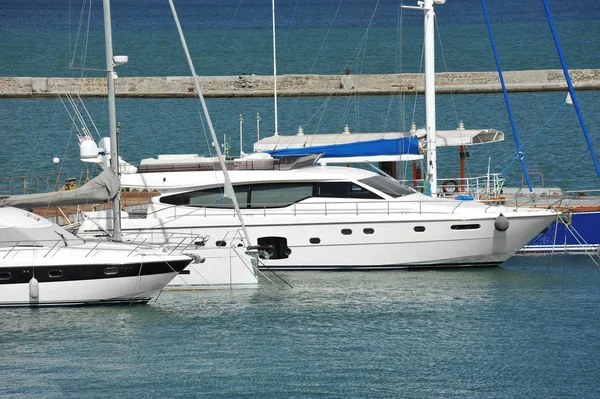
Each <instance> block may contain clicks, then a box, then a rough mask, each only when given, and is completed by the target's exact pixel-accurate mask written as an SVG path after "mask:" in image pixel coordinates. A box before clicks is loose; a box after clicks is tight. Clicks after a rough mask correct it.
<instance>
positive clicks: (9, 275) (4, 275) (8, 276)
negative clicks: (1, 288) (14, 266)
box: [0, 272, 12, 280]
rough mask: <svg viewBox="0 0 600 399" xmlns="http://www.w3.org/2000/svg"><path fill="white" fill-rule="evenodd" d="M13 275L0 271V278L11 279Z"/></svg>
mask: <svg viewBox="0 0 600 399" xmlns="http://www.w3.org/2000/svg"><path fill="white" fill-rule="evenodd" d="M11 277H12V275H11V274H10V273H9V272H2V273H0V280H10V278H11Z"/></svg>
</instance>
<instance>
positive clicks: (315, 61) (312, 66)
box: [308, 0, 348, 79]
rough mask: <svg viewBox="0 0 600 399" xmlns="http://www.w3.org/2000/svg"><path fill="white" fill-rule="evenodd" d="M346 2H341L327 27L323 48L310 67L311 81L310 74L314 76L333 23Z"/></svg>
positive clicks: (342, 0) (341, 0) (322, 43)
mask: <svg viewBox="0 0 600 399" xmlns="http://www.w3.org/2000/svg"><path fill="white" fill-rule="evenodd" d="M343 2H344V0H340V2H339V4H338V8H337V9H336V10H335V14H334V15H333V18H332V19H331V22H330V23H329V26H328V27H327V32H326V33H325V37H324V38H323V40H322V41H321V46H319V50H318V51H317V54H316V56H315V58H314V60H313V63H312V65H311V66H310V69H309V70H308V73H309V79H310V74H312V71H313V70H314V67H315V64H316V63H317V60H318V59H319V57H320V55H321V51H322V50H323V47H324V46H325V42H326V41H327V38H328V37H329V33H330V32H331V28H332V26H333V23H334V22H335V20H336V18H337V15H338V13H339V12H340V9H341V8H342V3H343ZM346 66H348V64H346Z"/></svg>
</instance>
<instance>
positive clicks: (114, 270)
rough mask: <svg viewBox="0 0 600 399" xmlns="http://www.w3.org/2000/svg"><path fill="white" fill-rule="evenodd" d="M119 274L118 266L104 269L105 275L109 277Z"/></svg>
mask: <svg viewBox="0 0 600 399" xmlns="http://www.w3.org/2000/svg"><path fill="white" fill-rule="evenodd" d="M117 273H119V269H118V268H117V267H116V266H109V267H105V268H104V274H105V275H107V276H114V275H115V274H117Z"/></svg>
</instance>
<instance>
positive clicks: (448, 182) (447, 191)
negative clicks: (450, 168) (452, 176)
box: [442, 180, 458, 193]
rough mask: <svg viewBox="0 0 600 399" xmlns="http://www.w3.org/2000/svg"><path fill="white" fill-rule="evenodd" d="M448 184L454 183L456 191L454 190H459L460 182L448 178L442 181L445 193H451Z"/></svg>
mask: <svg viewBox="0 0 600 399" xmlns="http://www.w3.org/2000/svg"><path fill="white" fill-rule="evenodd" d="M448 184H454V191H452V192H453V193H457V192H458V183H457V182H456V180H446V181H444V182H443V183H442V191H443V192H445V193H449V192H450V191H449V190H448Z"/></svg>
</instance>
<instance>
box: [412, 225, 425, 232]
mask: <svg viewBox="0 0 600 399" xmlns="http://www.w3.org/2000/svg"><path fill="white" fill-rule="evenodd" d="M414 230H415V231H416V232H417V233H422V232H424V231H425V226H415V229H414Z"/></svg>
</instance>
